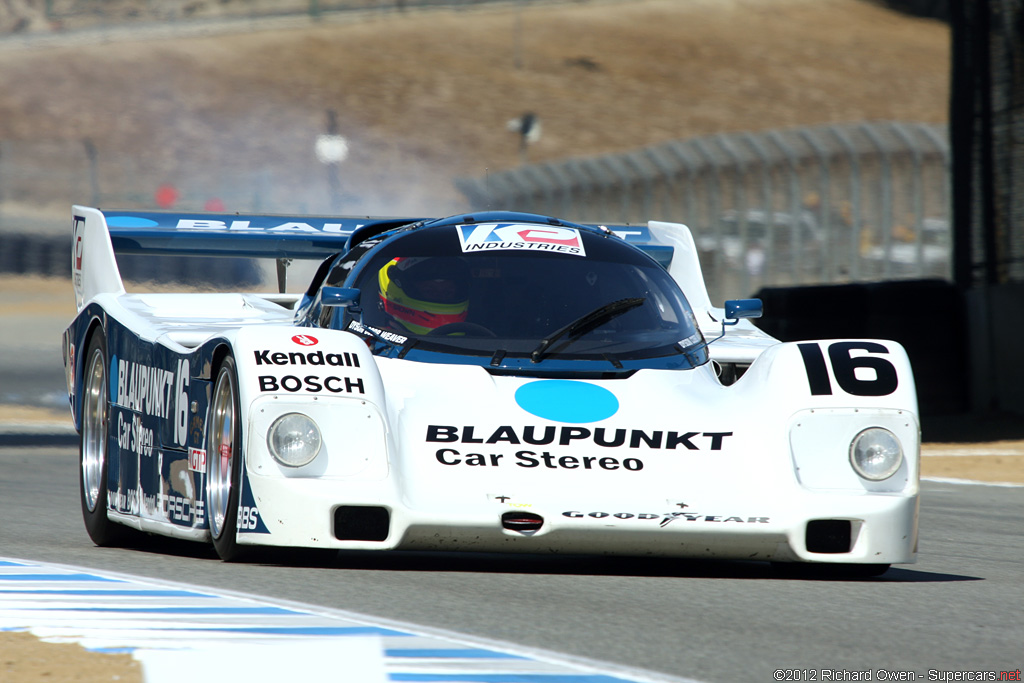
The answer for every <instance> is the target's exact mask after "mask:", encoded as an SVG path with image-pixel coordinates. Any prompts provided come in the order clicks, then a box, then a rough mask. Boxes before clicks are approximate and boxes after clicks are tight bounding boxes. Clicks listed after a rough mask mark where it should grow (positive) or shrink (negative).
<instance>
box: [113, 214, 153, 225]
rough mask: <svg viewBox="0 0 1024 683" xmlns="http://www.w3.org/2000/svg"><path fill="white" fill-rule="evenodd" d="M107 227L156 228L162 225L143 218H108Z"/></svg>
mask: <svg viewBox="0 0 1024 683" xmlns="http://www.w3.org/2000/svg"><path fill="white" fill-rule="evenodd" d="M107 225H108V226H110V227H111V228H155V227H156V226H158V225H160V224H159V223H157V222H156V221H154V220H152V219H150V218H143V217H141V216H107Z"/></svg>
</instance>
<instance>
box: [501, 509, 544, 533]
mask: <svg viewBox="0 0 1024 683" xmlns="http://www.w3.org/2000/svg"><path fill="white" fill-rule="evenodd" d="M501 526H502V528H504V529H508V530H509V531H520V532H529V531H538V530H540V528H541V527H542V526H544V518H543V517H541V516H540V515H537V514H534V513H532V512H519V511H515V510H513V511H511V512H506V513H504V514H503V515H502V516H501Z"/></svg>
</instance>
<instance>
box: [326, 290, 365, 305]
mask: <svg viewBox="0 0 1024 683" xmlns="http://www.w3.org/2000/svg"><path fill="white" fill-rule="evenodd" d="M359 294H360V291H359V290H358V289H356V288H354V287H324V288H322V289H321V290H320V304H321V305H322V306H339V307H341V308H352V307H355V306H358V305H359Z"/></svg>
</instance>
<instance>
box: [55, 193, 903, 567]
mask: <svg viewBox="0 0 1024 683" xmlns="http://www.w3.org/2000/svg"><path fill="white" fill-rule="evenodd" d="M73 223H74V253H73V257H72V269H73V280H74V290H75V297H76V301H77V306H78V314H77V317H76V318H75V319H74V321H73V322H72V323H71V325H70V326H69V327H68V329H67V331H66V332H65V334H64V353H65V360H66V369H67V380H68V388H69V397H70V401H71V408H72V412H73V414H74V421H75V425H76V428H77V429H78V431H79V432H80V434H81V487H80V494H81V504H82V513H83V515H84V518H85V525H86V527H87V529H88V532H89V535H90V536H91V538H92V540H93V541H94V542H95V543H97V544H99V545H109V544H116V543H121V542H124V540H125V534H126V533H127V534H131V533H134V532H138V531H141V532H147V533H151V534H163V535H166V536H173V537H177V538H183V539H191V540H194V541H200V542H207V543H210V542H212V544H213V545H214V547H215V548H216V551H217V553H218V554H219V555H220V557H221V558H223V559H225V560H237V559H240V558H241V557H243V555H244V553H245V551H246V550H247V549H251V547H252V546H277V547H282V548H313V549H317V548H318V549H323V550H326V551H335V550H340V549H361V550H390V549H401V550H413V549H429V550H453V551H454V550H463V551H487V552H506V551H507V552H526V553H581V554H595V553H596V554H619V555H640V556H669V557H683V558H697V557H712V558H739V559H754V560H767V561H773V562H781V563H793V562H795V563H820V564H831V565H839V566H843V567H847V568H853V569H855V570H858V571H860V572H862V573H868V574H870V573H877V572H880V571H884V570H885V569H886V568H887V567H888V566H889V565H891V564H892V563H906V562H913V561H915V557H916V552H917V548H916V544H917V520H918V488H919V473H918V462H919V427H918V416H917V401H916V394H915V388H914V381H913V377H912V374H911V369H910V364H909V362H908V359H907V356H906V353H905V351H904V349H903V348H902V347H901V346H900V345H899V344H897V343H895V342H892V341H881V340H868V339H833V340H823V341H804V342H795V343H781V342H779V341H778V340H776V339H774V338H772V337H770V336H768V335H767V334H765V333H763V332H762V331H760V330H759V329H758V328H757V327H755V326H754V325H753V324H752V323H751V321H750V319H751V318H754V317H757V316H759V315H760V314H761V305H760V302H759V301H758V300H756V299H741V300H735V301H728V302H725V306H724V308H717V307H715V306H712V304H711V302H710V301H709V298H708V294H707V290H706V288H705V285H704V280H703V277H702V275H701V269H700V264H699V262H698V259H697V252H696V249H695V246H694V241H693V238H692V237H691V234H690V232H689V230H688V229H687V228H686V227H685V226H684V225H680V224H672V223H661V222H651V223H649V224H648V225H646V226H610V227H609V226H596V225H578V224H573V223H568V222H565V221H561V220H557V219H554V218H548V217H543V216H536V215H529V214H518V213H507V212H487V213H481V214H473V215H460V216H455V217H450V218H444V219H427V220H419V219H397V220H396V219H355V218H312V217H281V216H267V215H258V216H257V215H253V216H238V215H223V214H170V213H148V212H128V211H106V212H102V211H99V210H97V209H93V208H87V207H81V206H76V207H74V209H73ZM122 253H126V254H127V253H134V254H174V255H178V256H183V257H185V258H200V257H202V256H211V255H212V256H225V255H229V256H239V257H246V258H254V257H265V258H269V259H276V262H277V263H278V265H279V274H281V273H282V272H284V268H285V265H286V264H287V263H288V262H289V261H290V260H291V259H316V260H319V261H321V265H320V266H319V269H318V270H317V271H316V274H315V276H313V278H312V282H311V283H310V284H309V287H308V288H307V289H306V290H305V293H303V294H298V293H295V294H289V293H285V292H286V289H287V288H286V287H285V286H284V285H283V281H284V279H285V278H284V277H281V278H280V280H281V283H279V287H278V289H279V290H280V291H279V292H277V293H265V294H263V293H217V292H212V293H206V292H203V293H173V292H162V291H160V292H157V293H135V294H129V293H126V291H125V288H124V285H123V283H122V278H121V276H120V275H119V271H118V262H117V256H116V255H115V254H122ZM310 271H311V272H312V268H310ZM133 530H134V531H133Z"/></svg>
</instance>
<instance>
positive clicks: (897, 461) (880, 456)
mask: <svg viewBox="0 0 1024 683" xmlns="http://www.w3.org/2000/svg"><path fill="white" fill-rule="evenodd" d="M902 463H903V446H902V445H901V444H900V440H899V439H897V438H896V435H895V434H893V433H892V432H890V431H889V430H888V429H882V428H881V427H870V428H868V429H865V430H864V431H862V432H861V433H860V434H858V435H857V436H855V437H853V441H852V442H851V443H850V464H851V465H852V466H853V469H854V471H855V472H856V473H857V474H859V475H860V476H862V477H864V478H865V479H870V480H871V481H882V480H884V479H888V478H889V477H891V476H892V475H894V474H896V470H898V469H899V468H900V465H901V464H902Z"/></svg>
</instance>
